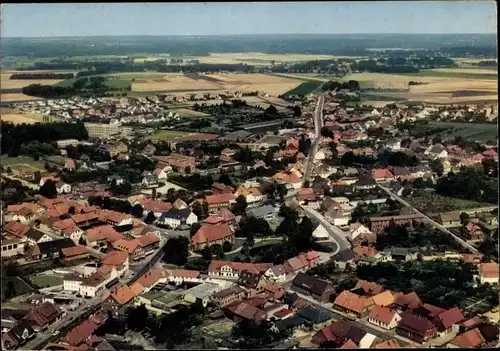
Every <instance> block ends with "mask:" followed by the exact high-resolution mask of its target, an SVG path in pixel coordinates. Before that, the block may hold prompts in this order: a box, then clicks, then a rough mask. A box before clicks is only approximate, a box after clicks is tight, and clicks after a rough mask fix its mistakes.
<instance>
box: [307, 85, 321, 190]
mask: <svg viewBox="0 0 500 351" xmlns="http://www.w3.org/2000/svg"><path fill="white" fill-rule="evenodd" d="M324 103H325V96H324V95H320V96H319V98H318V103H317V105H316V110H315V111H314V140H313V142H312V144H311V149H310V150H309V153H308V154H307V163H306V170H305V172H304V177H303V178H302V186H304V183H305V182H306V180H308V179H309V177H310V175H311V174H310V173H311V170H312V166H313V163H314V156H316V153H317V152H318V145H319V141H320V139H321V127H322V126H323V105H324Z"/></svg>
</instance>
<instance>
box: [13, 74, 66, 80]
mask: <svg viewBox="0 0 500 351" xmlns="http://www.w3.org/2000/svg"><path fill="white" fill-rule="evenodd" d="M74 76H75V75H74V74H73V73H48V72H47V73H13V74H12V75H11V76H10V79H70V78H73V77H74Z"/></svg>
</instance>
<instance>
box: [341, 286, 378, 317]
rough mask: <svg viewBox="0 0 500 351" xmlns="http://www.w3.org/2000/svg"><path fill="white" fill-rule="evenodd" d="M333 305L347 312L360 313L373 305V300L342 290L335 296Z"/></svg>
mask: <svg viewBox="0 0 500 351" xmlns="http://www.w3.org/2000/svg"><path fill="white" fill-rule="evenodd" d="M333 304H334V306H339V307H342V308H345V309H347V310H349V311H353V312H356V313H361V312H362V311H363V310H364V309H365V307H368V306H371V305H373V299H371V298H368V299H365V298H362V297H361V296H359V295H356V294H354V293H352V292H350V291H348V290H344V291H342V292H341V293H340V294H339V295H338V296H337V298H336V299H335V302H334V303H333Z"/></svg>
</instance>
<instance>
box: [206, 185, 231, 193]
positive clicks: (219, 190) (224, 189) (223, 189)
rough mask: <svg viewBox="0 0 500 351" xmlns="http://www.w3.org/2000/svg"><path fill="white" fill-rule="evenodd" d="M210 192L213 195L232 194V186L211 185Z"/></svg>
mask: <svg viewBox="0 0 500 351" xmlns="http://www.w3.org/2000/svg"><path fill="white" fill-rule="evenodd" d="M211 190H212V192H213V193H214V194H215V195H221V194H233V193H234V188H233V187H232V186H229V185H226V184H223V183H213V184H212V187H211Z"/></svg>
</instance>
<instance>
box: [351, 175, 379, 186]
mask: <svg viewBox="0 0 500 351" xmlns="http://www.w3.org/2000/svg"><path fill="white" fill-rule="evenodd" d="M366 185H377V182H376V181H375V179H373V177H372V176H370V175H368V174H362V175H360V176H359V178H358V180H357V181H356V183H354V186H366Z"/></svg>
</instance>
